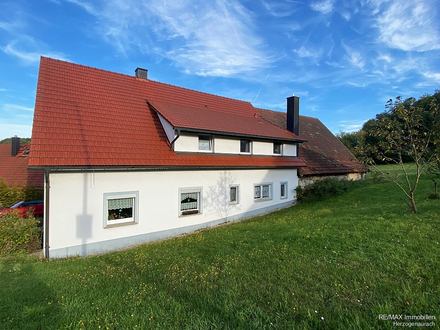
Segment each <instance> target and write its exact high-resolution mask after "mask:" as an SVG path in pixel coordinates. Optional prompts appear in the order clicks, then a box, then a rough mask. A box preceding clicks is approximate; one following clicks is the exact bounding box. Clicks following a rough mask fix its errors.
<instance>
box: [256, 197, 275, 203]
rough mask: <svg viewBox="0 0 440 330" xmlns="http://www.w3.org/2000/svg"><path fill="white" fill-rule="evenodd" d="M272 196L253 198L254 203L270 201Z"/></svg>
mask: <svg viewBox="0 0 440 330" xmlns="http://www.w3.org/2000/svg"><path fill="white" fill-rule="evenodd" d="M271 200H272V198H254V203H260V202H267V201H271Z"/></svg>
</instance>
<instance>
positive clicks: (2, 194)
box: [0, 178, 44, 208]
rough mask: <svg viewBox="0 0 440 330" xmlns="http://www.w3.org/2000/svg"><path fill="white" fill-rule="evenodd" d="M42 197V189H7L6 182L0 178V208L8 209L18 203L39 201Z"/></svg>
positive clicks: (24, 187)
mask: <svg viewBox="0 0 440 330" xmlns="http://www.w3.org/2000/svg"><path fill="white" fill-rule="evenodd" d="M43 196H44V191H43V189H37V188H35V187H34V186H22V187H17V186H16V185H14V186H12V187H9V186H8V184H7V183H6V180H5V179H3V178H0V208H5V207H8V206H10V205H12V204H13V203H15V202H18V201H29V200H40V199H43Z"/></svg>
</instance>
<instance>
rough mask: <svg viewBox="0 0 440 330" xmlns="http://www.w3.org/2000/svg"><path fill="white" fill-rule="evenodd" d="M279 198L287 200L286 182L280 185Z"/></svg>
mask: <svg viewBox="0 0 440 330" xmlns="http://www.w3.org/2000/svg"><path fill="white" fill-rule="evenodd" d="M280 197H281V198H287V182H281V185H280Z"/></svg>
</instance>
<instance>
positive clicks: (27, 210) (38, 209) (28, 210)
mask: <svg viewBox="0 0 440 330" xmlns="http://www.w3.org/2000/svg"><path fill="white" fill-rule="evenodd" d="M12 211H18V212H19V216H20V217H22V218H24V217H27V216H28V214H32V215H33V216H34V217H42V216H43V214H44V202H43V201H42V200H35V201H26V202H25V201H20V202H17V203H15V204H13V205H11V206H9V207H8V208H6V209H1V210H0V217H1V216H3V214H5V213H8V212H12Z"/></svg>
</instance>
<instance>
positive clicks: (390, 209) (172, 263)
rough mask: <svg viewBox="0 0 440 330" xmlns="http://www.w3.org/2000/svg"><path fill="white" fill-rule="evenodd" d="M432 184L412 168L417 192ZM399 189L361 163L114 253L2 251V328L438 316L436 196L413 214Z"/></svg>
mask: <svg viewBox="0 0 440 330" xmlns="http://www.w3.org/2000/svg"><path fill="white" fill-rule="evenodd" d="M385 171H387V172H390V173H393V174H394V173H397V172H399V171H400V170H399V168H398V167H396V166H391V165H388V166H387V167H386V168H385ZM430 189H431V181H430V180H429V178H427V177H426V176H422V178H421V183H420V190H419V191H418V193H419V196H423V197H425V196H426V195H427V192H428V191H429V190H430ZM399 196H400V191H399V189H398V188H397V187H396V186H395V185H393V184H392V183H389V182H384V183H381V184H375V183H374V182H373V181H372V180H371V176H370V174H368V175H367V178H366V180H365V181H364V182H362V185H361V186H360V187H358V188H356V189H353V190H349V191H347V192H346V193H344V194H343V195H339V196H335V197H334V198H328V199H324V200H319V201H315V202H310V203H298V204H297V205H295V206H293V207H290V208H286V209H283V210H280V211H278V212H274V213H270V214H266V215H263V216H258V217H254V218H251V219H247V220H244V221H240V222H235V223H230V224H228V225H224V226H219V227H216V228H212V229H209V230H203V231H198V232H196V233H193V234H191V235H185V236H179V237H175V238H172V239H168V240H163V241H160V242H155V243H150V244H145V245H141V246H137V247H135V248H132V249H125V250H122V251H119V252H115V253H109V254H106V255H98V256H90V257H87V258H69V259H63V260H51V261H50V262H48V261H46V260H40V259H36V257H24V256H23V257H22V256H18V257H14V258H13V259H12V258H0V283H1V285H0V297H1V299H0V328H1V329H5V330H8V329H20V330H21V329H106V328H109V329H296V330H303V329H382V330H396V329H397V328H398V327H397V328H396V326H393V321H392V320H388V321H385V320H380V319H379V317H378V315H379V314H402V315H433V316H435V317H436V318H437V319H436V320H435V321H436V323H437V321H438V316H439V315H440V287H439V283H440V258H439V257H438V256H439V251H440V250H439V249H440V240H439V235H438V233H439V230H440V222H439V221H440V220H439V216H438V215H439V214H440V203H439V201H438V200H428V199H426V198H422V199H421V200H420V205H419V208H420V212H419V214H417V215H416V214H411V213H408V212H406V210H405V208H404V207H402V205H404V204H403V202H402V200H401V199H400V198H399ZM148 221H161V218H160V217H157V218H154V216H153V215H151V217H150V218H149V219H148ZM414 328H417V327H413V329H414ZM425 328H429V327H425ZM431 328H432V329H433V327H431ZM431 328H430V329H431ZM434 328H435V327H434Z"/></svg>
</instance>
